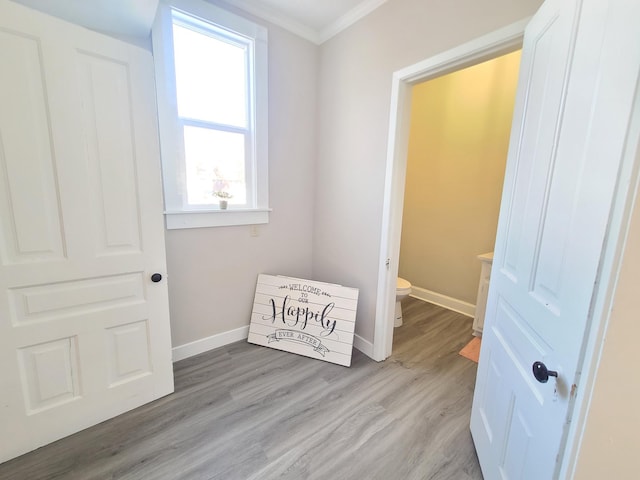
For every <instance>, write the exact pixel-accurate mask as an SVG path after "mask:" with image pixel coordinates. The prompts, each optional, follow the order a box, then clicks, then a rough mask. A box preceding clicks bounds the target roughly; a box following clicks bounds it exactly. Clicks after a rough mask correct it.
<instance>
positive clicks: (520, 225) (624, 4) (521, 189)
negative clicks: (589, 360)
mask: <svg viewBox="0 0 640 480" xmlns="http://www.w3.org/2000/svg"><path fill="white" fill-rule="evenodd" d="M639 18H640V2H637V1H629V0H610V1H606V2H604V1H601V0H584V1H581V0H547V1H546V2H545V3H544V4H543V6H542V7H541V9H540V11H539V12H538V13H537V14H536V15H535V16H534V18H533V19H532V21H531V23H530V25H529V26H528V28H527V30H526V34H525V40H524V47H523V55H522V66H521V73H520V81H519V85H518V93H517V99H516V109H515V113H514V123H513V128H512V133H511V144H510V148H509V158H508V162H507V170H506V176H505V185H504V191H503V198H502V207H501V212H500V220H499V225H498V235H497V239H496V247H495V257H494V262H493V269H492V273H491V284H490V288H489V298H488V306H487V313H486V317H485V328H484V333H483V341H482V350H481V355H480V364H479V367H478V376H477V382H476V389H475V394H474V401H473V408H472V414H471V432H472V435H473V438H474V442H475V445H476V449H477V452H478V457H479V459H480V464H481V467H482V471H483V473H484V476H485V478H486V479H491V480H494V479H531V480H546V479H552V478H554V477H555V476H556V475H557V469H558V460H559V458H560V457H561V455H562V451H561V448H562V445H563V441H564V435H565V433H566V432H565V431H566V427H567V421H568V418H569V414H570V407H571V404H572V401H573V400H574V395H575V389H576V388H577V386H578V385H577V384H578V378H579V362H580V352H581V349H582V345H583V341H584V335H585V329H586V327H587V324H588V321H589V316H590V313H591V311H590V307H591V304H592V300H593V298H594V297H593V296H594V293H595V291H596V290H595V285H596V282H598V281H600V280H599V277H598V273H599V272H598V268H599V264H600V259H601V256H602V249H603V245H604V241H605V239H606V236H607V235H608V234H609V232H608V224H609V215H610V211H611V207H612V201H613V198H614V193H615V189H616V184H617V180H618V175H619V169H620V166H621V159H622V158H623V149H624V145H625V139H626V135H627V132H628V129H629V117H630V114H631V109H632V106H633V103H634V92H635V88H636V84H637V82H638V71H639V66H640V42H638V38H637V21H638V19H639ZM622 52H624V53H622ZM614 235H615V234H614ZM534 362H543V363H544V364H545V365H546V367H547V368H548V369H549V370H551V371H555V372H557V375H558V376H557V378H556V377H554V376H550V377H549V378H548V382H546V383H541V382H540V381H538V380H537V379H536V377H534V373H533V364H534ZM541 377H542V379H543V380H544V376H541Z"/></svg>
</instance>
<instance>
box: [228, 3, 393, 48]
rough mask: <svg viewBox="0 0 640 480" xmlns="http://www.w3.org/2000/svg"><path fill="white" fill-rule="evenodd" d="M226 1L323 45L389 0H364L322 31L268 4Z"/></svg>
mask: <svg viewBox="0 0 640 480" xmlns="http://www.w3.org/2000/svg"><path fill="white" fill-rule="evenodd" d="M226 1H227V3H229V4H230V5H233V6H235V7H238V8H240V9H241V10H244V11H245V12H247V13H250V14H251V15H255V16H256V17H259V18H262V19H263V20H266V21H268V22H271V23H273V24H275V25H278V26H279V27H282V28H284V29H285V30H288V31H290V32H291V33H293V34H295V35H298V36H299V37H302V38H304V39H305V40H309V41H310V42H312V43H315V44H316V45H321V44H322V43H324V42H326V41H327V40H329V39H330V38H332V37H334V36H335V35H337V34H338V33H340V32H341V31H343V30H345V29H346V28H348V27H350V26H351V25H353V24H354V23H356V22H357V21H358V20H360V19H361V18H363V17H366V16H367V15H369V14H370V13H371V12H373V11H374V10H375V9H377V8H378V7H380V6H381V5H383V4H384V3H387V2H388V1H389V0H364V1H362V2H361V3H359V4H358V5H356V6H355V7H354V8H352V9H351V10H349V11H348V12H347V13H345V14H344V15H342V16H341V17H339V18H338V19H337V20H336V21H335V22H333V23H331V24H329V25H328V26H327V27H325V28H323V29H322V30H320V31H318V30H316V29H313V28H311V27H308V26H307V25H304V24H302V23H300V22H298V21H296V20H294V19H293V18H291V17H289V16H287V15H286V14H284V13H282V12H279V11H277V10H274V9H272V8H269V7H266V6H258V5H256V4H254V3H253V2H249V1H248V0H226Z"/></svg>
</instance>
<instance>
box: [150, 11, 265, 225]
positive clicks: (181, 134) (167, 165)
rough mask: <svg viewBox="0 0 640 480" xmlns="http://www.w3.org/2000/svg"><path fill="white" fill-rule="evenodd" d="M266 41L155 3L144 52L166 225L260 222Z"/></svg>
mask: <svg viewBox="0 0 640 480" xmlns="http://www.w3.org/2000/svg"><path fill="white" fill-rule="evenodd" d="M266 38H267V34H266V29H264V28H263V27H260V26H258V25H255V24H254V23H252V22H249V21H248V20H246V19H244V18H242V17H239V16H236V15H233V14H231V13H229V12H227V11H225V10H222V9H220V8H218V7H216V6H214V5H211V4H208V3H205V2H202V1H199V0H175V1H171V2H163V3H162V4H161V6H160V9H159V14H158V17H157V18H156V23H155V25H154V28H153V51H154V58H155V63H156V84H157V90H158V117H159V124H160V147H161V153H162V170H163V175H162V176H163V182H164V196H165V214H166V220H167V228H169V229H171V228H192V227H206V226H221V225H244V224H256V223H267V222H268V215H269V208H268V192H267V186H268V181H267V58H266V56H267V43H266ZM222 200H224V202H223V201H222ZM223 204H224V205H223Z"/></svg>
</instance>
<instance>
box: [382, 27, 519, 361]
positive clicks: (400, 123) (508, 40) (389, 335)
mask: <svg viewBox="0 0 640 480" xmlns="http://www.w3.org/2000/svg"><path fill="white" fill-rule="evenodd" d="M528 23H529V18H525V19H523V20H520V21H519V22H516V23H512V24H511V25H508V26H506V27H504V28H501V29H499V30H496V31H494V32H491V33H489V34H487V35H483V36H482V37H479V38H477V39H475V40H472V41H470V42H467V43H465V44H462V45H460V46H458V47H455V48H453V49H451V50H447V51H446V52H442V53H440V54H438V55H435V56H433V57H430V58H427V59H426V60H423V61H421V62H418V63H415V64H413V65H410V66H408V67H405V68H403V69H401V70H398V71H396V72H394V73H393V77H392V86H391V108H390V114H389V137H388V141H387V162H386V172H385V186H384V203H383V211H382V232H381V236H380V258H379V263H378V265H379V270H378V290H377V295H376V299H377V300H376V318H375V329H374V342H373V359H374V360H376V361H379V362H380V361H383V360H384V359H386V358H387V357H389V355H391V347H392V344H393V318H394V312H395V296H396V293H395V292H396V278H397V276H398V262H399V258H400V235H401V230H402V209H403V201H404V186H405V175H406V170H407V149H408V145H409V124H410V114H411V108H410V107H411V87H412V86H413V85H415V84H417V83H420V82H424V81H426V80H430V79H433V78H436V77H440V76H442V75H446V74H448V73H452V72H455V71H457V70H461V69H463V68H466V67H470V66H472V65H476V64H478V63H481V62H484V61H487V60H491V59H493V58H496V57H499V56H501V55H505V54H507V53H511V52H513V51H515V50H517V49H519V48H521V47H522V39H523V37H524V29H525V27H526V26H527V24H528ZM387 260H390V261H389V263H388V267H387Z"/></svg>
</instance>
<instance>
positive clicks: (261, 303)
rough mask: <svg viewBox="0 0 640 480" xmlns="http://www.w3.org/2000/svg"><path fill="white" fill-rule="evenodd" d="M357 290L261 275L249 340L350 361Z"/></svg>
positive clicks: (277, 347) (345, 361) (328, 360)
mask: <svg viewBox="0 0 640 480" xmlns="http://www.w3.org/2000/svg"><path fill="white" fill-rule="evenodd" d="M358 293H359V292H358V289H356V288H350V287H343V286H341V285H335V284H331V283H323V282H314V281H311V280H304V279H300V278H294V277H285V276H274V275H266V274H261V275H259V277H258V282H257V284H256V294H255V298H254V304H253V310H252V314H251V324H250V327H249V339H248V341H249V342H250V343H254V344H256V345H262V346H265V347H271V348H275V349H277V350H283V351H287V352H291V353H296V354H298V355H304V356H307V357H312V358H317V359H319V360H325V361H327V362H332V363H337V364H339V365H345V366H350V365H351V353H352V351H353V334H354V331H355V319H356V309H357V305H358Z"/></svg>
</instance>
